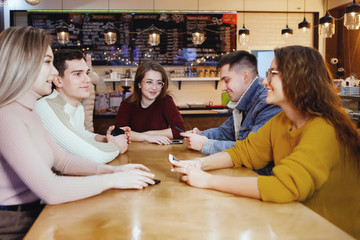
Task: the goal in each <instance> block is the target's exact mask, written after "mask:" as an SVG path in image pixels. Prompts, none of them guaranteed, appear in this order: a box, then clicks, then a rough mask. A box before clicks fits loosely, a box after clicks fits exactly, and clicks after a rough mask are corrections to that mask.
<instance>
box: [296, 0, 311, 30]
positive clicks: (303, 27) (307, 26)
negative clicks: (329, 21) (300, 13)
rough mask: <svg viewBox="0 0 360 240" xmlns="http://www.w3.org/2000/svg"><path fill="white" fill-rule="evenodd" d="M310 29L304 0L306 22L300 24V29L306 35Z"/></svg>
mask: <svg viewBox="0 0 360 240" xmlns="http://www.w3.org/2000/svg"><path fill="white" fill-rule="evenodd" d="M310 27H311V24H310V23H309V22H308V21H306V17H305V0H304V20H303V21H302V22H300V23H299V25H298V28H299V29H302V31H303V32H304V33H307V32H309V31H310Z"/></svg>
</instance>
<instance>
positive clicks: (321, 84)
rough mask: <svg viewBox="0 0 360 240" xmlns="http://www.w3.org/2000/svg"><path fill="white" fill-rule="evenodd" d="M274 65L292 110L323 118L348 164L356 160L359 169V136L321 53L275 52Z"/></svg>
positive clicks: (299, 48) (301, 49) (306, 49)
mask: <svg viewBox="0 0 360 240" xmlns="http://www.w3.org/2000/svg"><path fill="white" fill-rule="evenodd" d="M275 61H276V63H277V66H278V67H277V68H278V70H279V71H280V72H281V76H282V83H283V89H284V94H285V96H286V97H287V99H288V100H289V101H290V102H291V104H292V105H293V106H295V107H296V108H297V109H299V110H300V111H302V112H303V113H305V114H307V115H308V116H310V117H312V116H313V117H315V116H317V117H322V118H324V119H325V120H327V121H328V122H329V123H331V124H332V125H333V126H334V128H335V132H336V136H337V138H338V140H339V141H340V143H341V144H344V145H345V146H346V150H347V154H350V155H351V156H352V157H347V160H350V159H355V161H356V162H355V165H356V166H357V167H358V168H359V167H360V163H359V156H360V134H359V132H358V130H357V128H356V126H355V124H354V122H352V120H351V119H350V117H349V115H348V114H347V113H346V112H345V111H344V109H343V107H342V104H341V99H340V97H339V96H338V95H337V93H336V91H335V87H334V85H333V80H332V76H331V74H330V72H329V70H328V68H327V66H326V64H325V62H324V59H323V58H322V56H321V55H320V53H319V52H318V51H317V50H315V49H312V48H309V47H303V46H288V47H284V48H278V49H275Z"/></svg>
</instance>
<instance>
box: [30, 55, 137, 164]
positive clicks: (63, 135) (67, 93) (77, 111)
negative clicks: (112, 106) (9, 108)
mask: <svg viewBox="0 0 360 240" xmlns="http://www.w3.org/2000/svg"><path fill="white" fill-rule="evenodd" d="M83 57H84V55H83V53H82V52H81V51H80V50H74V49H61V50H59V51H57V52H55V54H54V66H55V68H56V69H57V70H58V71H59V75H58V76H57V77H56V78H55V80H54V81H53V84H54V85H55V89H54V91H53V92H52V93H51V94H50V95H48V96H46V97H44V98H42V99H40V100H38V101H37V103H36V105H35V111H36V112H37V113H38V114H39V116H40V117H41V120H42V122H43V123H44V125H45V127H46V129H47V130H48V131H49V132H50V134H51V135H52V136H53V138H54V139H55V141H56V142H57V143H58V144H59V145H60V146H62V147H63V148H64V149H66V150H67V151H68V152H70V153H72V154H75V155H78V156H80V157H83V158H86V159H89V160H91V161H95V162H99V163H107V162H110V161H112V160H113V159H114V158H115V157H116V156H117V155H118V154H119V153H120V154H121V153H124V152H126V150H127V147H128V142H129V136H130V128H124V129H123V130H125V134H122V135H118V136H112V135H111V134H110V133H111V131H112V130H113V128H114V127H113V126H111V127H109V129H108V131H107V133H106V136H105V135H100V134H96V133H93V132H90V131H88V130H86V129H85V125H84V121H85V113H84V108H83V106H82V104H81V103H80V101H81V100H83V99H85V98H87V97H89V96H90V84H91V83H90V78H89V76H88V74H89V72H90V69H89V67H88V66H87V64H86V62H85V61H84V58H83Z"/></svg>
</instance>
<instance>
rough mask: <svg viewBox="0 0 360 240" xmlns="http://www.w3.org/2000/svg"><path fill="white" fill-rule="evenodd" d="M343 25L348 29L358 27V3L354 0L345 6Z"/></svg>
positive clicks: (359, 19)
mask: <svg viewBox="0 0 360 240" xmlns="http://www.w3.org/2000/svg"><path fill="white" fill-rule="evenodd" d="M344 26H345V27H346V28H347V29H348V30H358V29H359V28H360V5H359V4H358V3H357V2H356V1H355V0H353V3H352V4H350V5H349V6H347V7H346V8H345V15H344Z"/></svg>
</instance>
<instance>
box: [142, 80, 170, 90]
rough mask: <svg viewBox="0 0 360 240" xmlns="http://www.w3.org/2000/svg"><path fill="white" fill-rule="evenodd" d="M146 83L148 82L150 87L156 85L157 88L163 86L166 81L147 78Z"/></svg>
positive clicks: (147, 84) (147, 85)
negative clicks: (154, 80)
mask: <svg viewBox="0 0 360 240" xmlns="http://www.w3.org/2000/svg"><path fill="white" fill-rule="evenodd" d="M145 84H146V87H148V88H151V87H152V86H155V87H156V88H163V87H164V85H165V83H164V82H160V81H158V82H153V81H150V80H146V81H145Z"/></svg>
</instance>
